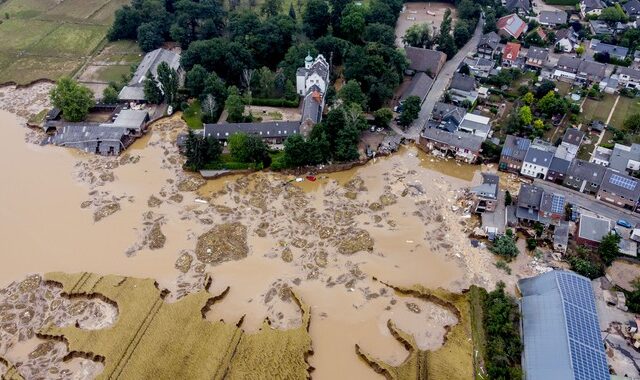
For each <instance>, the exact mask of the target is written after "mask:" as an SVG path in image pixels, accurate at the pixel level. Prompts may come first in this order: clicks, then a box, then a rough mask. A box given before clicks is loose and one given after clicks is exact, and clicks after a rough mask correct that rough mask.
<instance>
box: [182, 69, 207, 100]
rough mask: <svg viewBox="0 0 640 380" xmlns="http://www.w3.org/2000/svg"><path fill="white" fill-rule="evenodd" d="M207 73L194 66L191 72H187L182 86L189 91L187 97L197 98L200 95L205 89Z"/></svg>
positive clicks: (205, 70)
mask: <svg viewBox="0 0 640 380" xmlns="http://www.w3.org/2000/svg"><path fill="white" fill-rule="evenodd" d="M208 76H209V73H208V72H207V69H205V68H204V67H202V66H201V65H194V66H193V67H192V68H191V70H189V71H188V72H187V75H186V76H185V80H184V86H185V87H186V88H187V89H188V90H189V95H191V96H193V97H198V96H200V95H201V94H202V92H203V91H204V87H205V82H206V81H207V77H208Z"/></svg>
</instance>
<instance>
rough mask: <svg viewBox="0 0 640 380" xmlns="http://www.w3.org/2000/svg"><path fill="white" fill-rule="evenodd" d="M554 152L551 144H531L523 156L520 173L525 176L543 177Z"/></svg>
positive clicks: (547, 170)
mask: <svg viewBox="0 0 640 380" xmlns="http://www.w3.org/2000/svg"><path fill="white" fill-rule="evenodd" d="M554 154H555V150H554V149H553V146H543V145H535V144H532V145H531V146H530V147H529V150H527V154H526V155H525V156H524V161H523V162H522V169H520V174H522V175H524V176H527V177H532V178H540V179H545V178H546V177H547V173H548V172H549V166H551V160H553V157H554Z"/></svg>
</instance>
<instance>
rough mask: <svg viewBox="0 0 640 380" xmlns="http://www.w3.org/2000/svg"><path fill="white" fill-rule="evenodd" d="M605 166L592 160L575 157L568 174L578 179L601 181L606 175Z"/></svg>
mask: <svg viewBox="0 0 640 380" xmlns="http://www.w3.org/2000/svg"><path fill="white" fill-rule="evenodd" d="M604 171H605V167H603V166H600V165H598V164H594V163H592V162H588V161H584V160H579V159H575V160H573V162H571V165H570V166H569V170H567V176H570V177H573V178H575V179H578V180H587V181H590V182H593V183H599V182H600V181H601V180H602V176H603V175H604Z"/></svg>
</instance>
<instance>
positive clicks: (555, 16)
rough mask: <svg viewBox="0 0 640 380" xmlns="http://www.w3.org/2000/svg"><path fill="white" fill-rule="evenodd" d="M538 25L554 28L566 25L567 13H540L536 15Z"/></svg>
mask: <svg viewBox="0 0 640 380" xmlns="http://www.w3.org/2000/svg"><path fill="white" fill-rule="evenodd" d="M538 22H539V23H540V25H544V26H549V27H556V26H558V25H564V24H566V23H567V12H565V11H540V14H539V15H538Z"/></svg>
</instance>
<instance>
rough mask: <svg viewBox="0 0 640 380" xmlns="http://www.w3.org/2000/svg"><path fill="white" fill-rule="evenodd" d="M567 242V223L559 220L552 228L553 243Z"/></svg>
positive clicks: (564, 243) (565, 243) (563, 243)
mask: <svg viewBox="0 0 640 380" xmlns="http://www.w3.org/2000/svg"><path fill="white" fill-rule="evenodd" d="M568 243H569V223H567V222H560V223H558V224H557V225H556V226H555V228H554V230H553V245H556V244H561V245H563V246H565V247H566V246H567V244H568Z"/></svg>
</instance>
